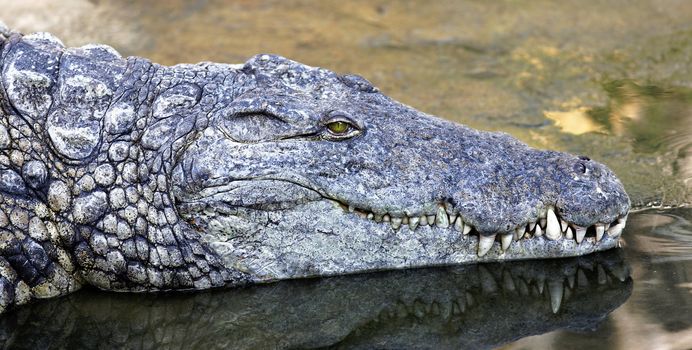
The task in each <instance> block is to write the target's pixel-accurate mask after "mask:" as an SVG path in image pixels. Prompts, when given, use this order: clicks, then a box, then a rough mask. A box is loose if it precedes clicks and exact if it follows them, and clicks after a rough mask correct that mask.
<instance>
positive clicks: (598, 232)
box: [596, 224, 605, 241]
mask: <svg viewBox="0 0 692 350" xmlns="http://www.w3.org/2000/svg"><path fill="white" fill-rule="evenodd" d="M604 232H605V226H603V225H601V224H596V241H600V240H601V239H602V238H603V233H604Z"/></svg>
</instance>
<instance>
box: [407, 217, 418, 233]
mask: <svg viewBox="0 0 692 350" xmlns="http://www.w3.org/2000/svg"><path fill="white" fill-rule="evenodd" d="M419 221H420V218H418V217H416V216H414V217H412V218H409V219H408V228H409V230H411V231H413V230H415V229H416V227H418V222H419Z"/></svg>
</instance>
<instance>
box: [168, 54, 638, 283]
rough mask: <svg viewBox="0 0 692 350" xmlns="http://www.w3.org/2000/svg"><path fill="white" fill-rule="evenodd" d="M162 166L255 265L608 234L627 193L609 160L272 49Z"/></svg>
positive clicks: (561, 252)
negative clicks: (440, 111)
mask: <svg viewBox="0 0 692 350" xmlns="http://www.w3.org/2000/svg"><path fill="white" fill-rule="evenodd" d="M237 68H238V69H237V73H236V75H235V77H234V79H235V80H236V81H238V82H242V83H239V85H241V86H244V87H243V89H242V90H240V91H236V92H235V96H234V97H233V98H232V99H231V100H229V101H228V103H225V104H224V105H223V107H222V108H219V109H217V110H214V111H212V112H210V115H209V121H208V125H207V127H206V128H204V130H203V131H201V132H200V133H199V134H198V135H197V137H195V139H194V140H193V141H191V142H190V143H189V145H188V146H187V147H186V148H185V150H184V151H183V152H182V153H180V156H179V157H178V159H177V160H176V164H175V168H174V170H173V173H172V178H173V181H172V182H173V187H172V194H173V197H174V200H175V203H176V205H177V208H178V211H179V213H180V215H181V216H183V217H184V218H185V219H186V220H187V221H188V222H189V223H190V224H191V225H193V226H194V227H196V228H197V229H198V230H199V231H200V232H201V233H202V237H203V239H204V240H205V241H206V242H207V243H208V244H209V245H210V246H211V247H212V248H213V249H214V250H215V251H216V252H217V253H218V254H219V255H220V256H221V257H222V258H223V260H224V261H225V263H226V264H227V265H228V266H232V267H234V268H238V269H240V270H242V271H245V272H250V274H251V275H253V276H256V277H257V278H258V279H260V280H266V279H278V278H290V277H302V276H312V275H329V274H338V273H349V272H357V271H364V270H376V269H388V268H401V267H410V266H427V265H439V264H450V263H465V262H477V261H491V260H514V259H529V258H554V257H563V256H575V255H583V254H587V253H590V252H594V251H599V250H604V249H608V248H612V247H614V246H616V245H617V244H618V237H619V235H620V233H621V232H622V229H623V228H624V225H625V221H626V215H627V212H628V210H629V199H628V197H627V194H626V193H625V191H624V189H623V186H622V184H621V183H620V181H619V180H618V179H617V178H616V177H615V175H614V174H613V173H612V171H610V170H609V169H608V168H607V167H605V166H604V165H602V164H600V163H597V162H595V161H592V160H590V159H589V158H587V157H583V156H582V157H577V156H574V155H571V154H566V153H560V152H554V151H544V150H537V149H533V148H530V147H528V146H527V145H525V144H523V143H521V142H519V141H517V140H516V139H514V138H512V137H510V136H509V135H507V134H503V133H491V132H483V131H477V130H474V129H471V128H468V127H466V126H463V125H459V124H455V123H452V122H449V121H445V120H443V119H439V118H436V117H434V116H431V115H428V114H425V113H422V112H420V111H417V110H415V109H413V108H411V107H409V106H406V105H403V104H401V103H399V102H397V101H394V100H392V99H391V98H388V97H387V96H385V95H383V94H381V93H380V92H379V91H378V90H377V89H376V88H375V87H373V86H372V85H371V84H370V83H369V82H368V81H366V80H365V79H363V78H361V77H359V76H353V75H345V76H344V75H338V74H336V73H333V72H331V71H328V70H325V69H320V68H313V67H309V66H305V65H302V64H300V63H297V62H294V61H290V60H287V59H285V58H282V57H278V56H273V55H260V56H256V57H254V58H252V59H251V60H249V61H248V62H247V63H246V64H245V65H244V66H242V68H241V67H237Z"/></svg>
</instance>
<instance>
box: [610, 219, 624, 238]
mask: <svg viewBox="0 0 692 350" xmlns="http://www.w3.org/2000/svg"><path fill="white" fill-rule="evenodd" d="M624 228H625V220H620V222H618V223H617V225H614V226H611V227H610V228H609V229H608V236H611V237H619V236H620V235H621V234H622V230H623V229H624Z"/></svg>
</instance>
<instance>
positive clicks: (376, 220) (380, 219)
mask: <svg viewBox="0 0 692 350" xmlns="http://www.w3.org/2000/svg"><path fill="white" fill-rule="evenodd" d="M375 222H377V223H380V222H382V214H375Z"/></svg>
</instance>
